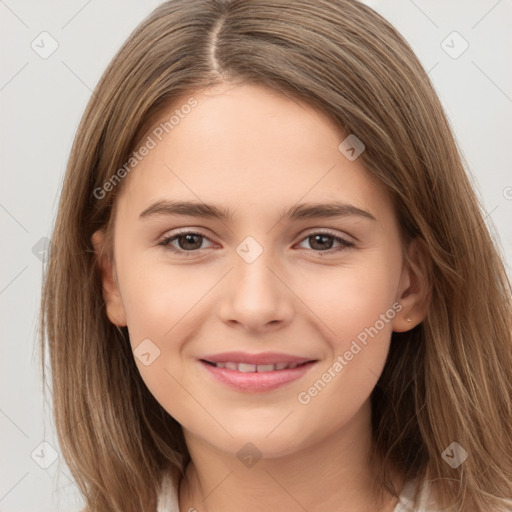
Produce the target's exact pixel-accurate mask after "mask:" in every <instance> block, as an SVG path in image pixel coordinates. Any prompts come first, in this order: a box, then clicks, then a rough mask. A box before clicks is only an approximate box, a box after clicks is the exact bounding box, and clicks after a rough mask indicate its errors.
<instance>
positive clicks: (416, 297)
mask: <svg viewBox="0 0 512 512" xmlns="http://www.w3.org/2000/svg"><path fill="white" fill-rule="evenodd" d="M430 268H431V261H430V257H429V255H428V251H427V250H426V248H425V246H424V245H423V244H421V242H420V239H414V240H413V241H412V242H411V243H410V244H409V247H408V248H407V255H406V257H405V264H404V268H403V270H402V275H401V278H400V285H399V289H398V295H397V302H399V303H400V304H401V305H402V309H401V311H400V313H399V314H397V315H396V316H395V318H394V319H393V331H395V332H405V331H409V330H410V329H412V328H413V327H416V326H417V325H418V324H420V323H421V322H423V320H424V319H425V316H426V315H427V310H428V305H429V302H430V291H431V282H430V275H431V273H430Z"/></svg>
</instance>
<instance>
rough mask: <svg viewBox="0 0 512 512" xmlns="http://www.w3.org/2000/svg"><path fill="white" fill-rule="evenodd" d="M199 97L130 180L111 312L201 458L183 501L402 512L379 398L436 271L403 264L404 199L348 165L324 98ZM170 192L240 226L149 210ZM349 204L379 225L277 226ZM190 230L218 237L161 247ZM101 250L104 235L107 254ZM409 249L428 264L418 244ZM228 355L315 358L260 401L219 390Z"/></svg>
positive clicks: (249, 91) (223, 90)
mask: <svg viewBox="0 0 512 512" xmlns="http://www.w3.org/2000/svg"><path fill="white" fill-rule="evenodd" d="M189 96H190V95H187V96H186V97H184V98H183V99H182V100H180V101H177V102H176V104H175V105H173V107H172V108H171V109H169V111H168V112H167V111H166V112H163V113H162V119H168V118H169V116H170V113H172V112H173V111H174V110H175V109H176V108H179V106H180V105H183V104H184V103H185V102H186V99H187V98H188V97H189ZM193 96H194V97H195V98H196V99H197V101H198V105H197V106H196V107H195V108H194V109H192V111H191V112H190V114H188V115H187V116H186V117H185V118H184V119H182V120H180V123H179V125H177V126H176V127H175V128H174V129H173V130H172V131H171V132H170V133H169V135H167V136H166V137H165V138H164V139H163V140H162V141H161V142H159V143H158V145H157V146H156V147H155V148H154V149H153V150H152V151H151V152H150V153H149V155H147V156H146V157H145V158H144V159H143V160H142V161H141V162H140V164H138V165H137V167H136V169H134V170H133V171H132V172H131V173H130V174H129V175H128V176H127V177H126V178H125V180H124V182H123V183H122V187H123V188H122V190H121V192H120V195H119V197H118V203H117V210H116V216H115V223H114V253H113V263H112V264H110V263H109V261H108V260H107V259H106V258H104V257H102V259H101V267H102V271H103V291H104V296H105V301H106V307H107V314H108V316H109V318H110V320H111V321H112V322H113V323H114V324H116V325H120V326H121V325H127V326H128V329H129V333H130V340H131V344H132V348H133V349H135V348H136V347H137V346H138V345H139V344H140V343H141V342H142V341H143V340H145V339H148V338H149V339H150V340H151V342H152V343H153V344H154V345H156V346H157V347H158V348H159V350H160V355H159V357H157V358H156V359H155V360H154V361H153V362H152V363H151V364H150V365H148V366H145V365H144V364H142V362H141V361H140V360H139V359H138V358H136V359H135V360H136V363H137V366H138V369H139V371H140V375H141V376H142V378H143V380H144V381H145V383H146V385H147V386H148V388H149V389H150V391H151V392H152V393H153V394H154V396H155V397H156V399H157V400H158V401H159V403H160V404H161V405H162V406H163V407H164V408H165V409H166V410H167V411H168V413H169V414H170V415H172V416H173V417H174V418H176V420H177V421H178V422H179V423H180V424H181V425H182V426H183V429H184V433H185V438H186V441H187V445H188V448H189V451H190V453H191V458H192V462H191V464H190V465H189V466H188V468H187V478H186V479H184V480H182V482H181V487H180V509H181V510H189V509H190V508H191V507H194V508H195V509H196V510H198V511H200V512H203V511H209V512H218V511H222V512H230V511H239V510H250V511H254V512H257V511H267V510H269V506H270V505H271V506H272V508H273V509H275V510H287V511H291V512H295V511H303V510H304V509H305V510H308V511H310V512H313V511H320V510H322V511H324V510H337V511H351V512H359V511H361V512H362V511H373V510H375V511H376V510H379V511H391V510H392V509H393V507H394V505H395V504H396V498H393V497H391V496H387V495H386V496H383V497H380V498H379V496H377V495H376V494H375V493H374V492H373V491H372V488H371V486H372V483H373V479H372V473H371V470H372V468H370V467H369V466H368V463H367V462H366V460H367V459H366V458H367V455H368V452H369V449H370V440H371V429H370V419H371V415H370V394H371V392H372V390H373V388H374V386H375V384H376V382H377V380H378V377H379V376H380V374H381V372H382V369H383V367H384V363H385V360H386V356H387V353H388V349H389V343H390V338H391V333H392V331H393V330H394V331H405V330H408V329H412V328H413V327H414V326H415V325H417V324H418V323H419V322H421V321H422V319H423V318H424V315H425V307H426V299H425V297H426V289H425V288H424V286H425V281H424V280H423V279H422V276H420V275H418V274H417V271H413V270H412V269H411V268H409V267H408V266H406V265H405V264H404V254H403V247H402V245H401V240H400V231H399V226H398V223H397V219H396V216H395V213H394V209H393V206H392V203H391V201H390V199H389V197H388V196H387V194H386V192H385V191H384V190H383V189H382V188H381V187H380V186H379V185H378V184H377V183H376V182H375V181H373V180H372V179H371V177H370V175H369V174H368V172H367V171H366V169H365V167H364V166H363V164H362V162H361V159H360V158H357V159H356V160H354V161H350V160H348V159H347V158H346V157H345V156H344V155H343V154H342V153H341V152H340V151H339V150H338V145H339V144H340V142H341V141H343V140H344V139H345V137H346V135H347V134H344V133H343V132H342V131H341V130H340V129H339V127H337V126H336V125H335V124H333V123H332V121H331V120H329V119H328V118H327V117H326V116H325V115H324V114H322V113H319V112H318V111H316V110H314V109H313V108H312V107H310V106H309V105H307V104H305V103H302V102H298V101H294V100H291V99H289V98H288V97H286V96H283V95H280V94H278V93H277V92H275V91H272V90H269V89H266V88H263V87H261V86H256V85H248V84H241V85H240V84H238V85H235V84H222V85H221V86H216V87H215V88H209V89H206V90H203V91H201V92H197V93H195V94H193ZM163 200H189V201H199V202H204V203H213V204H215V205H217V206H221V207H225V208H229V210H230V211H231V212H232V213H233V218H232V220H224V221H223V220H219V219H213V218H205V217H192V216H182V215H176V214H174V215H158V216H148V217H145V218H140V214H141V213H142V212H143V211H144V210H145V209H147V208H148V207H149V206H150V205H152V204H153V203H155V202H158V201H163ZM333 200H337V201H342V202H345V203H349V204H351V205H354V206H356V207H357V208H360V209H362V210H365V211H367V212H369V213H371V215H372V216H373V217H374V218H375V220H372V219H368V218H365V217H363V216H358V215H349V216H343V217H336V218H313V219H302V220H293V221H290V220H281V221H279V219H280V216H281V215H282V213H283V212H284V211H285V210H287V209H288V208H291V207H293V206H296V205H297V204H298V203H307V204H313V203H323V202H328V201H333ZM182 228H187V229H188V230H189V231H192V232H198V231H199V232H200V233H201V234H203V235H205V237H206V238H201V237H195V238H193V239H192V242H190V241H189V242H188V243H189V245H187V240H183V239H181V245H180V240H179V239H175V240H174V241H173V242H172V246H173V247H174V248H175V249H177V250H179V249H181V250H182V251H183V252H186V251H187V250H188V251H189V252H191V249H190V247H191V245H193V246H194V247H199V249H196V250H195V251H192V252H193V254H191V255H188V256H187V255H178V254H175V253H173V252H171V251H170V249H169V248H168V247H165V246H163V245H159V242H161V241H162V239H163V238H165V237H169V236H171V235H175V234H176V232H177V230H178V229H182ZM318 230H323V231H328V232H329V234H330V235H333V236H339V237H342V238H344V239H346V240H348V241H350V242H352V243H353V244H354V245H353V246H351V247H344V246H342V245H340V244H339V243H337V242H336V241H335V240H334V239H333V238H327V239H326V240H325V239H324V246H325V248H326V249H327V251H328V252H330V254H327V253H326V251H325V250H324V251H322V249H321V248H322V246H320V245H319V244H318V243H317V244H315V239H314V237H313V239H312V238H310V237H311V235H312V234H314V233H317V232H318ZM247 236H251V237H253V238H254V239H255V240H256V241H257V243H258V244H259V245H260V246H261V247H262V248H263V252H262V253H261V255H260V256H259V257H258V258H257V259H256V260H255V261H253V262H252V263H248V262H246V261H245V260H244V259H243V258H242V257H240V255H239V254H238V253H237V251H236V249H237V247H238V246H239V245H240V243H241V242H242V241H243V240H244V239H245V238H246V237H247ZM201 242H202V243H201ZM103 243H104V237H103V232H101V231H98V232H96V233H95V234H94V236H93V244H94V246H95V248H96V250H97V251H100V250H101V247H102V244H103ZM326 244H327V245H326ZM329 249H332V250H329ZM408 250H410V251H411V258H412V259H413V261H414V260H415V259H417V258H418V256H417V251H414V246H411V247H410V248H409V249H408ZM334 251H336V252H334ZM322 252H324V254H322ZM418 263H419V261H418ZM395 303H400V304H401V306H402V309H401V311H400V312H398V313H396V315H395V316H394V318H392V320H390V321H389V322H388V323H385V325H384V327H383V328H382V329H381V330H380V331H379V332H378V335H376V336H374V337H373V338H370V340H369V342H368V344H367V345H366V346H365V347H364V348H363V349H362V350H361V351H360V352H359V353H358V354H357V355H355V356H354V357H353V359H352V360H351V361H349V362H348V364H347V365H346V366H345V367H344V368H343V370H342V371H341V372H339V373H338V374H336V377H334V378H332V380H331V381H330V382H329V383H328V385H326V386H325V388H324V389H322V391H321V392H319V393H318V394H317V395H316V396H314V397H312V398H311V400H310V401H309V403H307V404H302V403H300V402H299V401H298V395H299V393H301V392H304V391H307V390H308V389H309V388H310V387H311V386H312V385H313V383H314V382H315V381H316V380H317V379H319V378H321V376H322V374H323V373H324V372H325V371H327V369H328V368H329V367H332V364H333V362H334V361H335V360H336V357H337V356H338V355H343V354H344V353H345V352H346V351H347V350H348V349H349V347H350V345H351V343H352V341H353V340H355V339H356V338H357V336H358V334H360V333H361V332H362V331H364V329H365V327H369V326H373V325H374V324H375V322H376V321H377V320H378V319H379V315H381V314H384V313H385V312H386V311H388V310H389V309H390V308H391V307H392V305H393V304H395ZM407 317H411V318H412V321H407V320H406V318H407ZM225 351H243V352H249V353H259V352H267V351H273V352H284V353H287V354H292V355H296V356H302V357H307V358H308V359H315V360H317V363H316V364H315V365H314V366H313V368H312V369H311V370H310V371H309V372H308V373H307V374H306V375H304V376H303V377H302V378H300V379H299V380H297V381H294V382H291V383H288V384H286V385H285V386H282V387H281V388H278V389H276V390H273V391H269V392H264V393H247V392H243V391H239V390H234V389H231V388H228V387H226V386H225V385H224V384H222V383H219V382H217V381H216V380H214V379H213V378H212V377H211V375H210V374H209V372H207V371H206V370H205V369H204V368H203V366H202V365H201V364H200V363H199V361H198V359H199V358H201V357H202V356H205V355H206V354H212V353H220V352H225ZM249 442H250V443H252V444H253V445H254V446H256V447H257V449H258V451H259V452H260V453H261V456H262V459H261V460H259V461H258V462H257V463H256V464H255V465H253V466H252V467H246V466H245V465H244V464H243V463H242V462H241V460H240V459H239V458H238V457H237V452H238V451H239V450H240V449H241V448H242V447H243V446H244V445H245V444H246V443H249ZM394 478H395V481H396V482H397V483H399V484H400V482H401V480H400V477H399V476H398V475H395V477H394Z"/></svg>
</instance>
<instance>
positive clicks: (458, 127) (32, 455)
mask: <svg viewBox="0 0 512 512" xmlns="http://www.w3.org/2000/svg"><path fill="white" fill-rule="evenodd" d="M366 3H368V4H369V5H370V6H372V7H373V8H374V9H375V10H377V11H378V12H380V13H381V14H382V15H383V16H384V17H386V18H387V19H388V20H389V21H391V23H392V24H393V25H394V26H395V27H397V29H398V30H399V31H400V32H401V33H402V34H403V36H404V37H405V38H406V39H407V40H408V41H409V43H410V44H411V46H412V47H413V49H414V50H415V52H416V54H417V55H418V57H419V58H420V60H421V62H422V64H423V66H424V67H425V69H426V70H427V71H429V74H430V77H431V79H432V81H433V83H434V86H435V88H436V90H437V92H438V94H439V97H440V99H441V102H442V103H443V105H444V107H445V110H446V113H447V115H448V118H449V120H450V123H451V125H452V128H453V131H454V134H455V136H456V139H457V141H458V144H459V146H460V149H461V151H462V153H463V155H464V157H465V159H466V161H467V163H468V167H469V169H468V172H469V173H470V175H471V176H472V179H473V181H474V185H475V188H476V189H477V191H478V194H479V196H480V197H481V199H482V201H483V204H484V206H485V210H486V222H487V223H488V224H489V227H490V228H491V230H492V232H493V234H494V236H495V238H496V240H497V243H498V244H499V246H500V247H501V250H502V252H503V257H504V260H505V262H506V264H507V268H508V269H509V268H510V263H511V262H512V232H511V230H510V219H512V173H511V161H512V138H511V134H512V72H511V69H512V68H511V66H510V63H511V62H512V55H511V54H512V31H511V30H510V26H511V22H512V1H511V0H472V1H469V0H458V1H455V0H444V1H442V2H440V1H435V0H382V1H377V0H372V1H370V0H367V2H366ZM158 4H160V1H158V0H152V1H149V0H146V1H142V0H103V1H100V0H88V1H87V0H66V1H64V0H53V1H47V0H46V1H42V0H30V1H29V0H19V1H17V0H0V42H1V48H0V51H1V59H0V62H1V63H2V64H1V72H0V73H1V75H0V116H1V127H0V130H1V131H0V140H1V163H2V167H1V169H2V173H1V188H0V222H1V236H2V238H1V246H2V253H1V254H2V264H1V267H0V270H1V273H0V305H1V326H2V340H1V344H0V347H1V353H0V356H1V357H0V376H1V377H0V434H1V435H0V512H18V511H19V512H29V511H37V512H50V511H52V512H54V511H60V510H65V511H68V512H72V511H78V510H80V508H81V505H82V502H81V500H80V498H79V495H78V494H77V490H76V486H75V485H74V483H73V481H72V479H71V478H70V475H69V471H68V469H67V467H66V465H65V463H64V461H63V459H62V456H61V454H60V451H59V446H58V441H57V438H56V435H55V429H54V425H53V420H52V417H51V403H50V402H49V400H46V402H45V401H44V399H43V394H42V390H43V384H42V381H41V372H40V369H39V361H40V356H39V350H38V344H37V327H38V308H39V297H40V289H41V279H42V269H43V264H42V259H43V257H44V252H45V248H46V247H47V239H48V238H49V237H50V236H51V229H52V226H53V222H54V217H55V213H56V208H57V204H58V197H59V194H60V188H61V184H62V179H63V175H64V171H65V166H66V161H67V158H68V155H69V151H70V148H71V144H72V141H73V137H74V133H75V131H76V129H77V126H78V123H79V120H80V118H81V115H82V112H83V110H84V108H85V106H86V104H87V101H88V100H89V97H90V95H91V91H92V89H93V88H94V86H95V85H96V82H97V81H98V79H99V77H100V75H101V73H102V72H103V70H104V69H105V67H106V66H107V64H108V63H109V61H110V59H111V58H112V57H113V55H114V53H115V52H116V51H117V49H118V48H119V47H120V45H121V44H122V43H123V41H124V40H125V38H126V37H127V36H128V35H129V33H130V32H131V31H132V30H133V28H135V26H136V25H137V24H138V23H139V22H140V21H142V19H143V18H144V17H145V16H146V15H147V14H149V12H150V11H151V10H152V9H153V8H154V7H156V6H157V5H158ZM52 51H53V53H51V52H52ZM49 53H51V54H50V55H48V54H49ZM509 275H510V271H509ZM47 395H49V393H47Z"/></svg>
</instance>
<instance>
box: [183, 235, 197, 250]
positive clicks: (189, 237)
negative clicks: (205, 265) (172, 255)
mask: <svg viewBox="0 0 512 512" xmlns="http://www.w3.org/2000/svg"><path fill="white" fill-rule="evenodd" d="M194 237H196V238H197V239H198V241H196V243H195V244H194V241H193V239H194ZM183 240H185V244H182V243H181V242H182V241H183ZM187 244H192V246H194V245H195V246H196V247H190V246H187ZM179 245H180V248H181V249H189V250H195V249H199V248H200V247H201V235H193V234H188V235H182V236H180V237H179Z"/></svg>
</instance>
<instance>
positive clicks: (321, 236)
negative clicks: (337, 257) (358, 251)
mask: <svg viewBox="0 0 512 512" xmlns="http://www.w3.org/2000/svg"><path fill="white" fill-rule="evenodd" d="M305 241H307V242H308V243H309V245H310V247H311V250H312V251H314V252H337V251H340V250H343V249H345V248H347V247H352V246H353V245H354V244H353V243H352V242H349V241H348V240H345V239H344V238H341V237H339V236H335V235H333V234H331V233H311V234H309V235H308V236H307V237H306V238H304V239H303V241H302V243H304V242H305ZM335 243H338V244H339V246H338V247H334V248H333V245H334V244H335Z"/></svg>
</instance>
